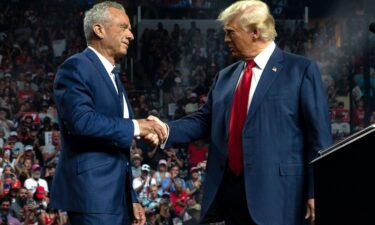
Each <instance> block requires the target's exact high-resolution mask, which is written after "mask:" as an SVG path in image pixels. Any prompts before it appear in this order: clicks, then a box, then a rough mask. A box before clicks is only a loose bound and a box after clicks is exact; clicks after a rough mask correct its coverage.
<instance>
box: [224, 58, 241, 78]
mask: <svg viewBox="0 0 375 225" xmlns="http://www.w3.org/2000/svg"><path fill="white" fill-rule="evenodd" d="M241 63H243V62H242V61H237V62H235V63H232V64H230V65H229V66H227V67H225V68H224V69H222V70H220V71H219V74H218V75H219V77H221V76H225V75H227V74H228V75H231V74H232V73H233V71H234V70H236V69H237V68H238V66H239V65H240V64H241Z"/></svg>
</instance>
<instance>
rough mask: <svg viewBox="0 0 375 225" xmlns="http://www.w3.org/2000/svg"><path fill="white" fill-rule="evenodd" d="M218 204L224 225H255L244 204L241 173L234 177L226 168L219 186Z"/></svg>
mask: <svg viewBox="0 0 375 225" xmlns="http://www.w3.org/2000/svg"><path fill="white" fill-rule="evenodd" d="M220 196H221V198H220V202H219V204H221V208H222V211H223V216H224V219H225V225H256V223H255V222H254V221H253V220H252V218H251V216H250V213H249V209H248V207H247V202H246V192H245V180H244V175H243V172H242V173H241V175H239V176H235V175H234V174H233V173H232V172H231V171H230V170H229V169H228V168H227V169H226V171H225V174H224V178H223V181H222V183H221V186H220Z"/></svg>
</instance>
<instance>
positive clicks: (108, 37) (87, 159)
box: [51, 2, 166, 225]
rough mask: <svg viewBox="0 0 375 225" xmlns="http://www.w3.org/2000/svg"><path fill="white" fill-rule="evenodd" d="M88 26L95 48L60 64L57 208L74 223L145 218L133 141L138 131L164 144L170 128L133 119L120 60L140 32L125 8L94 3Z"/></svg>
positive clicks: (119, 224)
mask: <svg viewBox="0 0 375 225" xmlns="http://www.w3.org/2000/svg"><path fill="white" fill-rule="evenodd" d="M84 33H85V37H86V41H87V44H88V48H87V49H86V50H84V51H83V52H82V53H79V54H76V55H73V56H72V57H70V58H69V59H67V60H66V61H65V62H64V63H63V64H62V65H61V66H60V68H59V71H58V73H57V76H56V79H55V84H54V95H55V100H56V104H57V110H58V115H59V125H60V129H61V134H62V135H61V138H62V151H61V155H60V158H59V163H58V165H57V170H56V175H55V177H54V180H53V187H54V188H53V190H52V193H51V207H54V208H58V209H62V210H65V211H67V212H68V216H69V220H70V222H71V224H73V225H108V224H111V225H128V224H131V223H133V224H144V223H145V215H144V211H143V209H142V207H141V206H140V204H139V203H138V202H137V200H136V199H137V198H136V194H135V192H134V190H133V189H132V174H131V166H130V161H129V158H130V147H131V144H132V140H133V138H134V137H136V136H140V137H144V138H146V139H147V140H149V141H150V142H152V143H153V144H158V140H159V139H162V138H165V135H166V133H165V132H164V130H163V127H161V126H160V125H159V124H158V123H156V122H154V121H147V120H146V119H141V120H134V119H133V118H134V115H133V112H132V110H131V106H130V104H129V101H128V98H127V95H126V92H125V90H124V87H123V85H122V84H121V82H120V81H119V77H118V72H117V71H116V69H115V66H114V65H115V58H117V57H121V56H123V55H125V54H126V53H127V49H128V46H129V43H130V41H132V40H133V39H134V38H133V34H132V32H131V25H130V22H129V18H128V16H127V15H126V12H125V9H124V8H123V7H122V6H121V5H120V4H118V3H115V2H103V3H99V4H96V5H94V6H93V8H92V9H90V10H89V11H87V12H86V14H85V18H84Z"/></svg>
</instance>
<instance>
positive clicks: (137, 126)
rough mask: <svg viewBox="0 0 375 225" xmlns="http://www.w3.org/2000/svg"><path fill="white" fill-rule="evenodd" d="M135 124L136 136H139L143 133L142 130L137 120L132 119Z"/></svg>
mask: <svg viewBox="0 0 375 225" xmlns="http://www.w3.org/2000/svg"><path fill="white" fill-rule="evenodd" d="M132 121H133V124H134V137H138V136H139V135H140V134H141V131H140V129H139V124H138V121H137V120H132Z"/></svg>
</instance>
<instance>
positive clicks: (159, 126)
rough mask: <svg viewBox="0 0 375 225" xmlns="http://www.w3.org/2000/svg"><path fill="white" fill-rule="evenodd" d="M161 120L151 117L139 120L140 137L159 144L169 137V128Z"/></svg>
mask: <svg viewBox="0 0 375 225" xmlns="http://www.w3.org/2000/svg"><path fill="white" fill-rule="evenodd" d="M155 118H156V117H155ZM159 121H160V120H159ZM159 121H157V120H150V119H149V118H147V119H139V120H137V122H138V124H139V130H140V137H141V138H144V139H146V140H147V141H149V142H150V143H152V144H153V145H159V144H160V143H161V142H163V141H164V140H165V139H166V138H167V129H166V126H165V124H163V123H160V122H159ZM163 125H164V126H163Z"/></svg>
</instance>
